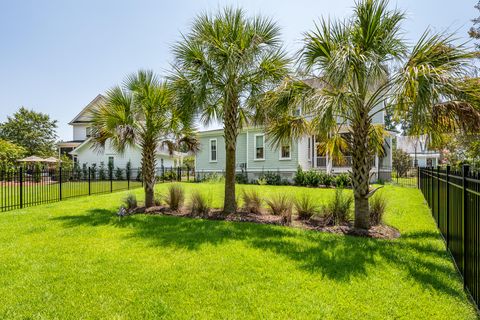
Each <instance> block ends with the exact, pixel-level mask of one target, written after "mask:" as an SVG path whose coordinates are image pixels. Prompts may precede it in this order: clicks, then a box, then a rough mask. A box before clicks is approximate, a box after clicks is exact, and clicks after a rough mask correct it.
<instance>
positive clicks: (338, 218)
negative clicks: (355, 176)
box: [323, 189, 353, 225]
mask: <svg viewBox="0 0 480 320" xmlns="http://www.w3.org/2000/svg"><path fill="white" fill-rule="evenodd" d="M352 204H353V196H352V195H351V194H347V195H345V192H344V190H343V189H336V190H335V195H334V197H333V198H332V199H330V200H329V202H328V203H327V204H326V205H325V206H324V207H323V215H324V217H325V220H326V222H327V224H334V225H341V224H345V223H347V222H349V221H350V216H351V208H352Z"/></svg>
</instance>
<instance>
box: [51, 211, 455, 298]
mask: <svg viewBox="0 0 480 320" xmlns="http://www.w3.org/2000/svg"><path fill="white" fill-rule="evenodd" d="M54 219H55V220H57V221H62V222H63V223H64V225H65V226H66V227H77V226H101V225H111V226H115V227H118V228H129V229H130V230H131V233H130V235H129V237H133V238H141V239H144V240H146V241H148V243H149V244H150V245H152V246H161V247H166V246H168V247H174V248H179V249H186V250H198V249H200V247H201V246H203V245H205V244H208V245H220V244H222V243H226V242H228V241H243V242H244V243H246V244H247V245H248V246H250V247H252V248H257V249H261V250H265V251H270V252H274V253H276V254H279V255H282V256H285V257H287V258H289V259H291V260H292V261H295V262H296V263H297V264H298V267H299V268H301V269H303V270H306V271H308V272H311V273H320V274H322V275H323V276H325V277H328V278H329V279H333V280H336V281H349V280H350V279H351V278H352V277H362V276H364V277H365V278H366V276H367V274H368V273H372V272H376V270H381V268H382V267H385V264H390V265H394V266H395V267H396V268H397V269H400V270H402V271H403V270H404V271H405V272H406V277H409V278H413V279H414V280H415V281H416V282H417V283H419V284H420V285H421V286H422V287H424V289H426V290H429V289H434V290H438V291H441V292H445V293H447V294H449V295H451V296H454V297H457V298H459V299H463V298H464V293H463V290H462V288H461V286H457V287H456V288H455V287H452V286H451V284H452V282H449V281H446V279H451V278H452V277H458V275H457V274H456V272H455V270H454V269H453V268H452V266H451V263H452V262H451V261H450V258H449V256H448V255H447V253H446V251H445V250H444V249H443V247H439V245H438V240H439V235H438V233H436V232H412V233H407V234H404V235H402V237H401V238H400V239H397V240H393V241H387V240H377V239H366V238H359V237H352V236H340V235H333V234H326V233H317V232H300V231H299V230H298V229H293V228H285V227H278V226H271V225H258V224H253V223H234V222H225V221H211V220H202V219H190V218H178V217H170V216H148V215H138V216H132V217H126V218H123V219H121V220H120V219H119V218H118V217H116V215H115V213H114V212H112V211H109V210H105V209H94V210H90V211H89V212H88V213H87V214H85V215H73V216H72V215H69V216H61V217H56V218H54ZM372 267H373V268H372ZM400 274H401V273H400ZM402 276H403V275H399V279H398V281H402V279H401V277H402Z"/></svg>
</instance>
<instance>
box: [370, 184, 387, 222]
mask: <svg viewBox="0 0 480 320" xmlns="http://www.w3.org/2000/svg"><path fill="white" fill-rule="evenodd" d="M369 204H370V224H371V225H372V226H376V225H379V224H381V223H382V220H383V215H384V214H385V210H386V209H387V198H386V197H385V196H384V195H383V193H380V192H377V193H375V194H374V195H373V197H371V198H370V201H369Z"/></svg>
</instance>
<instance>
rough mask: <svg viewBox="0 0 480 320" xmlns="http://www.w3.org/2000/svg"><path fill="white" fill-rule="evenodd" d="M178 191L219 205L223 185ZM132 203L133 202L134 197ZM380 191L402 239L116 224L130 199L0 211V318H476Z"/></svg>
mask: <svg viewBox="0 0 480 320" xmlns="http://www.w3.org/2000/svg"><path fill="white" fill-rule="evenodd" d="M183 185H184V186H185V188H186V190H187V193H188V194H190V193H191V192H192V190H194V189H198V190H201V191H202V192H207V193H208V192H210V193H211V194H212V197H213V203H214V206H216V207H220V206H221V204H222V197H223V186H222V185H221V184H210V183H208V184H207V183H204V184H193V183H190V184H187V183H185V184H183ZM167 186H168V184H159V185H158V186H157V191H158V192H160V193H162V192H165V190H166V188H167ZM242 188H258V189H259V190H260V192H261V194H262V195H264V196H270V195H273V194H275V193H284V192H285V193H288V194H290V195H292V196H298V195H300V194H302V193H303V192H308V193H311V194H312V195H313V196H315V197H316V199H317V201H318V203H319V204H320V203H323V202H324V201H326V199H328V198H329V197H330V196H332V195H333V192H334V190H333V189H329V190H325V189H313V188H299V187H273V186H238V189H239V190H240V189H242ZM132 192H134V193H135V194H137V195H138V196H139V198H141V195H142V190H141V189H136V190H134V191H132ZM381 192H384V193H385V195H386V196H387V197H388V198H389V200H390V202H389V203H390V206H389V208H388V212H387V215H386V222H387V223H388V224H390V225H392V226H395V227H396V228H398V229H399V230H400V231H401V233H402V237H401V238H400V239H397V240H394V241H387V240H374V239H364V238H356V237H350V236H339V235H333V234H326V233H318V232H313V231H304V230H300V229H294V228H287V227H280V226H269V225H257V224H252V223H233V222H224V221H208V220H202V219H190V218H177V217H167V216H148V215H136V216H130V217H126V218H124V219H122V220H120V219H119V218H117V217H116V216H115V212H116V209H117V208H118V206H119V204H120V200H121V199H122V198H123V197H125V195H126V194H128V192H118V193H113V194H105V195H98V196H91V197H82V198H76V199H70V200H66V201H63V202H58V203H52V204H47V205H43V206H37V207H32V208H28V209H23V210H16V211H11V212H6V213H2V214H1V215H0V243H1V245H0V302H1V303H0V318H5V319H7V318H8V319H11V318H13V319H15V318H59V319H68V318H108V319H112V318H116V319H128V318H167V319H192V318H195V319H212V318H230V319H232V318H233V319H245V318H268V319H294V318H296V319H305V318H324V319H356V318H368V319H385V318H392V319H393V318H406V319H475V318H476V313H475V310H474V308H473V306H472V305H471V304H470V302H469V301H468V299H467V297H466V295H465V293H464V291H463V286H462V283H461V282H460V279H459V276H458V275H457V273H456V272H455V269H454V267H453V264H452V261H451V260H450V258H449V256H448V255H447V254H446V252H445V248H444V245H443V243H442V241H441V240H440V237H439V234H438V232H437V230H436V227H435V224H434V222H433V219H432V218H431V216H430V213H429V210H428V208H427V207H426V206H425V204H424V201H423V198H422V195H421V194H420V192H419V191H418V190H416V189H411V188H399V187H394V186H386V187H385V188H383V189H382V191H381ZM239 193H240V192H239ZM187 199H188V195H187Z"/></svg>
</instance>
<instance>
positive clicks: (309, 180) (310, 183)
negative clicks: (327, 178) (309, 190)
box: [303, 170, 322, 187]
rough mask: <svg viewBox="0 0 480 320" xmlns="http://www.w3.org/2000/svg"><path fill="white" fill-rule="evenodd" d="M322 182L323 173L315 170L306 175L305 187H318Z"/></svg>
mask: <svg viewBox="0 0 480 320" xmlns="http://www.w3.org/2000/svg"><path fill="white" fill-rule="evenodd" d="M321 180H322V173H321V172H317V171H315V170H310V171H307V172H305V174H304V180H303V183H304V186H307V187H318V186H319V185H320V182H321Z"/></svg>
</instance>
